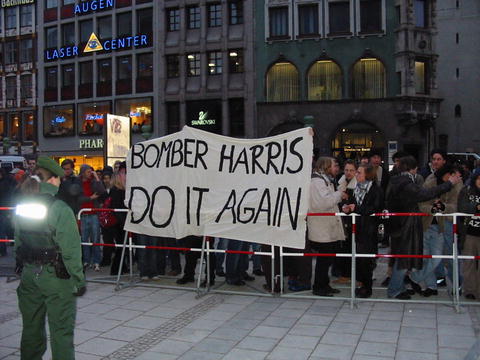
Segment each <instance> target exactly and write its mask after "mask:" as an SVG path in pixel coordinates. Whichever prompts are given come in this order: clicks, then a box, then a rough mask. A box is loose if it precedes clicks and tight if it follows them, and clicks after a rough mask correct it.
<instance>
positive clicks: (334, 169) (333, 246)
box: [307, 157, 346, 296]
mask: <svg viewBox="0 0 480 360" xmlns="http://www.w3.org/2000/svg"><path fill="white" fill-rule="evenodd" d="M338 171H339V167H338V163H337V161H336V160H335V159H334V158H331V157H320V158H319V159H318V160H317V163H316V164H315V171H314V173H313V175H312V182H311V183H310V209H309V212H313V213H336V212H338V211H339V209H338V204H339V203H340V202H341V201H342V198H345V197H346V194H345V183H343V184H341V185H340V186H339V189H338V190H337V189H335V185H334V178H335V176H336V175H337V174H338ZM307 224H308V240H309V241H310V245H311V247H312V249H313V251H315V252H318V253H336V251H337V246H338V241H340V240H345V234H344V231H343V226H342V221H341V219H340V217H338V216H309V217H308V218H307ZM332 262H333V257H324V256H319V257H317V264H316V266H315V280H314V283H313V294H314V295H319V296H332V295H333V294H336V293H339V292H340V291H339V290H337V289H334V288H332V287H331V286H330V279H329V276H328V269H329V268H330V266H331V265H332Z"/></svg>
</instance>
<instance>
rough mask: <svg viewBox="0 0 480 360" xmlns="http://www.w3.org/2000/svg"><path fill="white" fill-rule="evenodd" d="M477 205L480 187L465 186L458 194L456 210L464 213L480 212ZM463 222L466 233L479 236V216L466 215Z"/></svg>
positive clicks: (479, 203)
mask: <svg viewBox="0 0 480 360" xmlns="http://www.w3.org/2000/svg"><path fill="white" fill-rule="evenodd" d="M479 206H480V189H477V188H476V187H475V186H465V187H464V188H463V189H462V191H460V194H459V195H458V211H459V212H462V213H466V214H478V213H480V211H479V209H478V208H479ZM459 223H460V222H459ZM464 224H465V225H466V229H465V230H466V233H467V234H468V235H473V236H480V217H478V216H471V217H467V218H466V221H465V222H464Z"/></svg>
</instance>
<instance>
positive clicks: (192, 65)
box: [187, 53, 200, 76]
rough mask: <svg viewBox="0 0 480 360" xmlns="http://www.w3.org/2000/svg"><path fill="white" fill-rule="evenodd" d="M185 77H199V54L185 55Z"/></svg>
mask: <svg viewBox="0 0 480 360" xmlns="http://www.w3.org/2000/svg"><path fill="white" fill-rule="evenodd" d="M187 76H200V54H199V53H193V54H187Z"/></svg>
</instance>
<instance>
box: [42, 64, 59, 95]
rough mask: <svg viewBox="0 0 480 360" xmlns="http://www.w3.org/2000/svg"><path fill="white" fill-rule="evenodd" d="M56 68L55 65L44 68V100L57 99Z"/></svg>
mask: <svg viewBox="0 0 480 360" xmlns="http://www.w3.org/2000/svg"><path fill="white" fill-rule="evenodd" d="M57 87H58V70H57V67H56V66H55V67H48V68H45V92H44V97H45V101H57Z"/></svg>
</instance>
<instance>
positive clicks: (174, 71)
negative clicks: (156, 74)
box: [166, 55, 180, 79]
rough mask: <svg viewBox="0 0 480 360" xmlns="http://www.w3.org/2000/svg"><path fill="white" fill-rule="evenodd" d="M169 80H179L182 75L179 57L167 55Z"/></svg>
mask: <svg viewBox="0 0 480 360" xmlns="http://www.w3.org/2000/svg"><path fill="white" fill-rule="evenodd" d="M166 62H167V78H169V79H172V78H177V77H178V76H179V75H180V61H179V56H178V55H167V56H166Z"/></svg>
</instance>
